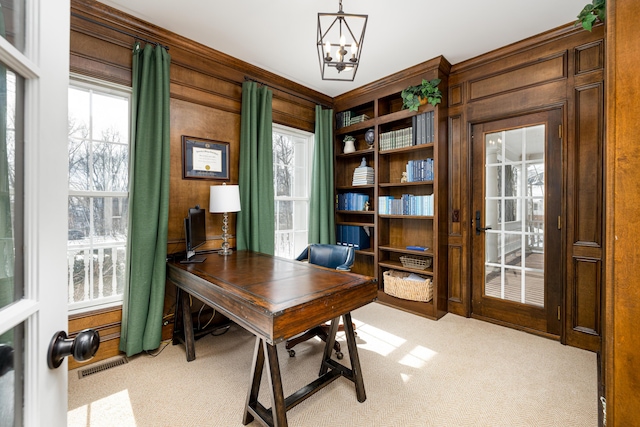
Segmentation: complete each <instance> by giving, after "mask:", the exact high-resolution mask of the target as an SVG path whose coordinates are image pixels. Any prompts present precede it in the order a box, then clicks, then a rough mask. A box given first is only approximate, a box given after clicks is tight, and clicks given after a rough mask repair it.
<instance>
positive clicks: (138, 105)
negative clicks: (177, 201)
mask: <svg viewBox="0 0 640 427" xmlns="http://www.w3.org/2000/svg"><path fill="white" fill-rule="evenodd" d="M170 62H171V57H170V56H169V54H168V53H167V51H166V50H165V49H164V48H163V47H162V46H153V45H149V44H147V45H146V46H145V47H144V49H142V48H141V47H140V43H139V42H137V43H136V44H135V46H134V49H133V96H132V101H131V104H132V108H131V111H132V113H131V144H132V150H131V159H130V164H131V174H130V179H131V187H130V188H131V191H130V195H129V215H130V217H129V243H128V247H127V256H128V260H129V283H128V287H127V289H126V292H125V296H124V305H123V313H122V332H121V334H120V350H121V351H124V352H125V353H127V356H131V355H134V354H137V353H140V352H142V351H144V350H153V349H156V348H158V347H159V346H160V340H161V333H162V312H163V306H164V288H165V278H166V277H165V275H166V257H167V227H168V217H169V64H170Z"/></svg>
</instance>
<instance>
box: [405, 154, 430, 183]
mask: <svg viewBox="0 0 640 427" xmlns="http://www.w3.org/2000/svg"><path fill="white" fill-rule="evenodd" d="M407 181H408V182H417V181H433V159H431V158H428V159H424V160H409V161H408V162H407Z"/></svg>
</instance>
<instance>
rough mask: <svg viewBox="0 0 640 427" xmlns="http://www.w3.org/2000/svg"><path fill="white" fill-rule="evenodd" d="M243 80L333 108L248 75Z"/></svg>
mask: <svg viewBox="0 0 640 427" xmlns="http://www.w3.org/2000/svg"><path fill="white" fill-rule="evenodd" d="M244 81H252V82H256V83H259V84H261V85H263V86H267V87H271V88H272V89H276V90H279V91H280V92H284V93H286V94H287V95H291V96H294V97H296V98H300V99H304V100H305V101H309V102H313V103H316V104H320V105H322V106H323V107H326V108H333V106H331V105H327V104H324V103H322V102H318V101H315V100H313V99H311V98H308V97H306V96H302V95H299V94H297V93H293V92H289V91H287V90H284V89H280V88H274V87H273V86H269V84H267V83H265V82H261V81H260V80H256V79H254V78H251V77H249V76H244Z"/></svg>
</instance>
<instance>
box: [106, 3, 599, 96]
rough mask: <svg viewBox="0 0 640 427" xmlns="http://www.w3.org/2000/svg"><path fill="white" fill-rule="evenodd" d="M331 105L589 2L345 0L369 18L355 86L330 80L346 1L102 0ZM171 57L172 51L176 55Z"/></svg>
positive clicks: (553, 21)
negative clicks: (329, 40) (333, 16)
mask: <svg viewBox="0 0 640 427" xmlns="http://www.w3.org/2000/svg"><path fill="white" fill-rule="evenodd" d="M101 2H102V3H104V4H106V5H109V6H112V7H115V8H116V9H120V10H122V11H123V12H126V13H128V14H130V15H133V16H135V17H138V18H140V19H142V20H144V21H147V22H150V23H152V24H155V25H158V26H160V27H162V28H165V29H167V30H170V31H173V32H175V33H178V34H180V35H182V36H184V37H187V38H189V39H191V40H195V41H197V42H199V43H201V44H203V45H206V46H209V47H211V48H213V49H215V50H218V51H221V52H224V53H226V54H228V55H231V56H233V57H235V58H238V59H241V60H243V61H245V62H248V63H250V64H253V65H255V66H258V67H260V68H262V69H265V70H268V71H271V72H273V73H275V74H278V75H280V76H282V77H286V78H288V79H289V80H292V81H294V82H297V83H300V84H302V85H304V86H306V87H309V88H311V89H315V90H317V91H318V92H321V93H323V94H325V95H329V96H331V97H334V96H337V95H340V94H342V93H345V92H348V91H350V90H352V89H355V88H358V87H360V86H363V85H365V84H367V83H370V82H372V81H375V80H378V79H380V78H382V77H385V76H388V75H390V74H393V73H396V72H398V71H401V70H404V69H406V68H409V67H411V66H413V65H416V64H419V63H421V62H424V61H427V60H429V59H432V58H434V57H436V56H439V55H443V56H444V57H445V58H446V59H447V60H448V61H449V62H450V63H451V64H457V63H459V62H462V61H464V60H467V59H470V58H473V57H475V56H478V55H481V54H483V53H486V52H489V51H492V50H494V49H497V48H499V47H502V46H505V45H508V44H511V43H514V42H517V41H519V40H522V39H525V38H527V37H530V36H533V35H536V34H539V33H542V32H545V31H547V30H550V29H552V28H556V27H559V26H561V25H565V24H567V23H571V22H573V21H575V20H576V16H577V15H578V13H579V12H580V11H581V10H582V8H583V7H584V5H585V4H586V3H588V0H534V1H531V0H444V1H443V0H395V1H383V0H343V3H342V6H343V11H344V12H345V13H346V14H349V13H352V14H366V15H369V20H368V23H367V29H366V33H365V37H364V43H363V46H362V53H361V64H360V66H359V68H358V71H357V74H356V78H355V80H354V81H353V82H345V81H339V82H336V81H323V80H322V78H321V74H320V66H319V64H318V53H317V50H316V42H317V40H316V37H317V19H318V13H319V12H321V13H336V12H338V9H339V6H338V5H339V0H229V1H224V2H222V1H210V0H180V1H175V0H101ZM169 53H171V51H169Z"/></svg>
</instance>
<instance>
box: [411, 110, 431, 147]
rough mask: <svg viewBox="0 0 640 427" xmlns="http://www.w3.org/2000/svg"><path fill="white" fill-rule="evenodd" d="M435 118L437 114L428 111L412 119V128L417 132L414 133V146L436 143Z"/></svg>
mask: <svg viewBox="0 0 640 427" xmlns="http://www.w3.org/2000/svg"><path fill="white" fill-rule="evenodd" d="M434 117H435V113H434V112H433V111H426V112H424V113H422V114H418V115H416V116H413V117H412V118H411V120H412V126H413V129H414V130H415V132H414V133H413V145H421V144H428V143H431V142H435V140H436V135H435V126H434V123H433V120H434Z"/></svg>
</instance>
